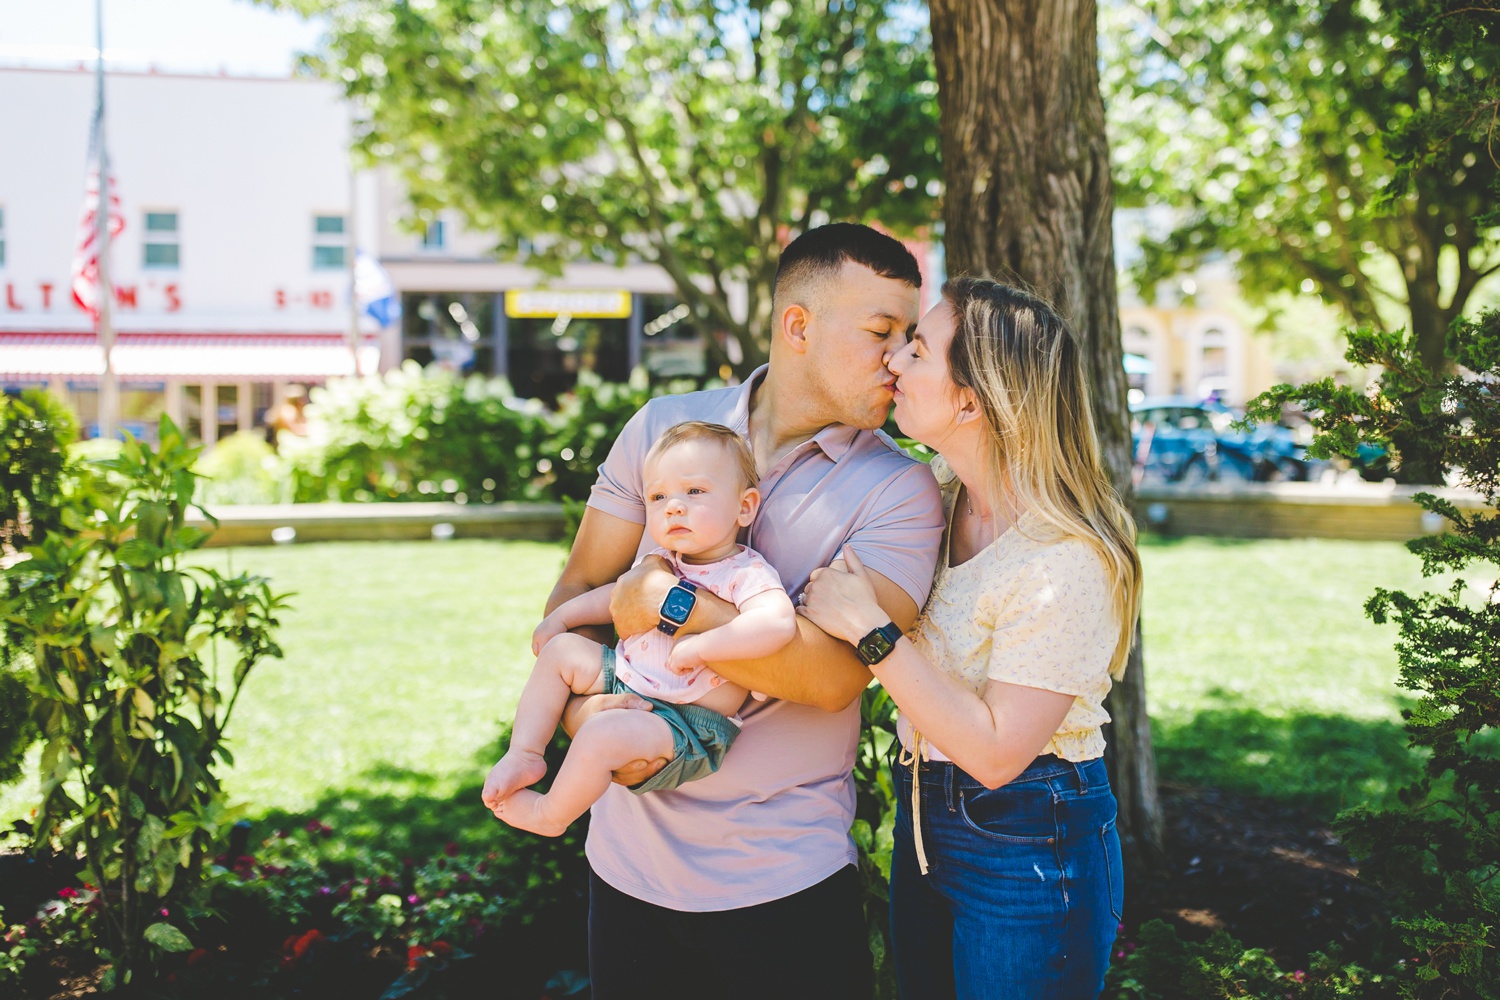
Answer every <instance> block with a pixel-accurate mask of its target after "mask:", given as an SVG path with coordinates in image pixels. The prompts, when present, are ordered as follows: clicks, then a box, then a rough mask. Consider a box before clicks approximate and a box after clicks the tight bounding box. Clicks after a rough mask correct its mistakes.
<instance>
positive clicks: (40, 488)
mask: <svg viewBox="0 0 1500 1000" xmlns="http://www.w3.org/2000/svg"><path fill="white" fill-rule="evenodd" d="M76 435H77V429H76V427H75V425H74V422H73V418H72V415H71V414H70V413H69V412H68V409H67V407H66V406H64V405H63V404H62V402H61V401H60V400H58V399H57V397H55V396H53V395H52V394H51V393H50V392H46V391H44V390H40V389H27V390H26V391H25V392H23V393H21V395H19V396H8V395H0V456H4V457H3V458H0V553H3V550H4V549H5V548H7V547H9V548H11V549H21V548H24V547H25V546H27V545H30V544H31V543H33V542H36V541H40V540H41V539H42V537H43V536H45V535H46V534H47V532H48V531H51V530H52V529H53V528H56V527H57V526H58V518H59V511H60V510H61V509H62V508H61V504H60V503H59V502H58V500H59V498H60V497H61V496H62V489H63V478H64V467H65V466H66V464H67V448H68V445H70V444H72V443H73V440H74V438H75V437H76Z"/></svg>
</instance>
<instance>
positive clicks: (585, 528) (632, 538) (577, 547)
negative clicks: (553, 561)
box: [546, 507, 645, 643]
mask: <svg viewBox="0 0 1500 1000" xmlns="http://www.w3.org/2000/svg"><path fill="white" fill-rule="evenodd" d="M644 531H645V526H644V525H639V524H636V523H635V522H634V521H627V520H625V519H624V518H623V517H615V516H614V515H613V514H606V513H604V512H603V511H602V510H599V509H598V508H595V507H586V508H584V511H583V520H582V521H581V522H580V523H579V525H578V535H577V536H576V537H575V538H574V539H573V548H572V549H571V550H570V551H569V552H568V561H567V563H566V564H565V565H564V566H563V570H562V575H561V576H559V577H558V578H557V585H556V586H554V587H553V588H552V593H551V594H550V595H549V596H548V597H547V609H546V613H547V614H549V615H550V614H552V612H554V611H556V610H557V609H558V608H559V607H561V606H562V605H563V604H564V603H566V602H567V601H571V600H573V599H574V598H577V597H582V596H583V595H585V594H587V593H589V592H590V591H592V590H597V589H598V588H600V587H603V586H604V585H606V584H610V583H614V582H615V580H617V579H618V578H619V577H620V575H621V574H622V573H624V572H625V571H626V570H628V569H629V568H630V564H631V563H632V562H634V561H635V553H636V550H637V549H638V548H639V547H640V544H641V534H642V532H644ZM579 631H585V630H583V629H580V630H579ZM587 634H588V635H589V637H590V638H592V639H598V640H599V641H600V642H603V643H608V642H609V641H610V638H611V637H610V634H609V629H608V628H607V627H601V628H598V629H589V630H587Z"/></svg>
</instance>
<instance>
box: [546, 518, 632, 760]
mask: <svg viewBox="0 0 1500 1000" xmlns="http://www.w3.org/2000/svg"><path fill="white" fill-rule="evenodd" d="M644 531H645V527H644V526H643V525H639V524H636V523H635V522H634V521H627V520H625V519H624V518H623V517H615V516H614V515H613V514H606V513H604V512H603V511H602V510H599V509H598V508H595V507H588V508H585V509H584V512H583V521H582V522H580V524H579V525H578V535H577V537H575V538H574V539H573V548H572V550H571V551H570V552H569V553H568V561H567V563H566V564H565V565H564V566H563V571H562V575H561V576H559V577H558V579H557V586H555V587H553V588H552V594H551V595H550V596H549V597H548V598H547V613H548V614H549V615H550V614H551V613H552V612H553V611H555V610H557V608H559V607H560V606H562V605H563V604H564V603H565V602H567V601H570V600H572V599H574V598H576V597H581V596H582V595H584V594H587V593H589V592H590V591H592V590H597V589H598V588H599V587H602V586H604V585H605V584H607V583H610V582H611V581H613V580H614V579H615V578H616V577H618V576H620V574H622V573H624V572H625V570H627V569H629V568H630V564H631V562H632V561H633V560H634V559H635V553H636V550H637V549H638V548H639V547H640V544H641V534H642V532H644ZM654 623H655V619H653V627H654ZM579 631H580V632H585V633H587V634H589V636H590V638H594V639H598V640H599V641H600V642H602V643H604V644H606V645H608V644H610V642H611V639H612V637H611V635H610V629H609V627H608V626H602V627H599V628H591V629H580V630H579ZM650 707H651V703H650V702H648V701H646V700H645V699H644V698H638V697H635V696H633V695H628V694H602V695H589V696H586V697H580V696H574V697H572V698H569V699H568V704H567V707H566V708H564V709H563V717H562V727H563V731H564V732H566V733H567V734H568V735H569V736H572V735H574V734H575V733H577V732H578V727H579V726H582V725H583V723H584V721H585V720H586V719H588V717H589V716H591V715H593V714H594V713H595V712H597V711H600V710H601V709H605V708H650ZM658 770H659V768H658ZM631 780H632V781H638V780H641V777H632V778H631Z"/></svg>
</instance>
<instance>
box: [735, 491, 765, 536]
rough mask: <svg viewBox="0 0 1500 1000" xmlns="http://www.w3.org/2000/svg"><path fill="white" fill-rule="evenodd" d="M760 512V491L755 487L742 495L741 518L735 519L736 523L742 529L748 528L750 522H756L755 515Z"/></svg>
mask: <svg viewBox="0 0 1500 1000" xmlns="http://www.w3.org/2000/svg"><path fill="white" fill-rule="evenodd" d="M759 511H760V490H758V489H756V488H755V487H754V486H751V487H748V488H747V489H746V490H745V492H743V493H741V494H740V516H739V517H737V518H735V523H736V524H738V525H739V526H740V527H742V528H748V527H749V526H750V522H751V521H754V520H755V515H756V514H757V513H758V512H759Z"/></svg>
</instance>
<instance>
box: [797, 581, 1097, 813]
mask: <svg viewBox="0 0 1500 1000" xmlns="http://www.w3.org/2000/svg"><path fill="white" fill-rule="evenodd" d="M868 577H869V571H868V570H866V569H865V568H864V567H863V566H862V565H861V564H860V562H859V557H858V556H856V555H855V554H854V553H853V552H852V551H847V552H846V553H845V555H844V559H843V560H841V561H835V562H834V564H833V565H832V566H830V567H828V568H827V569H823V570H818V571H816V572H815V573H814V574H813V578H812V581H811V582H810V583H809V584H808V586H807V591H806V594H805V603H804V604H803V606H802V607H800V608H799V609H798V611H799V612H800V613H801V614H803V615H805V616H807V617H808V618H810V619H812V621H813V622H814V623H815V624H817V625H818V627H820V628H821V629H823V630H824V631H825V632H827V633H828V634H830V635H835V636H838V637H839V638H841V639H843V640H845V641H846V642H851V643H857V642H859V640H860V639H862V638H863V637H864V636H866V635H868V634H869V633H870V632H872V631H873V630H875V629H877V628H879V627H880V626H882V625H884V624H885V623H886V622H887V621H889V619H888V618H886V617H885V615H884V613H883V612H882V611H881V610H880V606H879V604H877V603H876V602H875V600H874V590H873V588H872V587H871V586H870V582H869V579H868ZM872 672H873V673H874V674H875V677H876V679H877V680H879V681H880V683H881V684H882V685H883V686H884V687H885V689H886V690H887V691H889V692H890V694H891V697H892V698H893V699H895V702H896V704H897V705H898V706H899V707H900V709H901V711H902V712H903V713H904V714H905V715H906V717H907V719H908V720H909V721H910V722H911V724H912V725H913V726H915V727H916V729H917V731H918V732H920V733H921V734H922V735H923V736H924V737H925V738H926V739H927V740H928V742H930V743H931V744H932V745H933V746H935V747H937V748H938V749H939V750H941V751H942V752H943V755H944V756H946V757H948V758H949V759H950V760H952V761H953V762H954V763H955V764H957V765H958V766H959V767H961V768H963V769H964V770H965V771H968V772H969V773H970V774H971V775H973V776H974V777H975V778H976V779H977V780H978V781H980V782H982V783H983V784H985V785H986V786H988V787H990V788H998V787H1000V786H1001V785H1003V784H1005V783H1006V782H1007V781H1010V780H1011V779H1012V778H1014V777H1015V776H1016V775H1018V774H1020V773H1021V772H1022V771H1023V770H1025V769H1026V765H1028V764H1030V763H1031V761H1032V760H1034V759H1035V758H1036V756H1037V754H1039V753H1041V752H1042V750H1043V749H1045V748H1046V746H1047V744H1048V743H1049V742H1050V741H1051V739H1052V737H1053V735H1054V734H1055V733H1056V732H1057V729H1058V727H1059V726H1060V725H1062V722H1063V719H1064V718H1066V717H1067V714H1068V709H1069V708H1071V707H1072V705H1073V701H1074V698H1073V696H1072V695H1069V694H1061V693H1059V692H1056V691H1045V690H1042V689H1040V688H1032V687H1023V686H1021V685H1019V684H1007V683H1004V682H1001V681H991V682H990V683H989V685H988V686H987V687H986V689H985V692H984V695H983V696H982V697H981V696H980V695H978V694H975V693H974V692H973V691H971V690H969V689H968V688H967V687H965V686H964V685H963V684H961V683H959V681H958V680H957V679H955V678H953V677H951V676H949V675H948V674H946V673H944V672H943V671H941V670H939V669H938V668H937V667H936V666H935V665H934V664H932V663H931V662H929V661H928V660H927V658H926V657H924V656H923V655H922V654H921V653H920V652H919V651H918V650H917V648H916V647H915V646H913V645H912V644H911V642H910V640H908V639H906V638H905V637H902V639H901V640H899V641H898V642H897V643H896V648H895V649H893V650H892V651H891V652H890V654H889V655H888V656H886V658H885V659H884V660H882V661H881V662H880V663H877V664H876V665H875V666H874V667H873V668H872Z"/></svg>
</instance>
